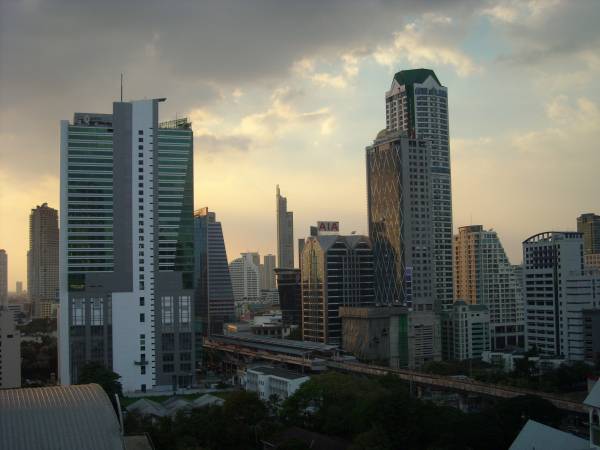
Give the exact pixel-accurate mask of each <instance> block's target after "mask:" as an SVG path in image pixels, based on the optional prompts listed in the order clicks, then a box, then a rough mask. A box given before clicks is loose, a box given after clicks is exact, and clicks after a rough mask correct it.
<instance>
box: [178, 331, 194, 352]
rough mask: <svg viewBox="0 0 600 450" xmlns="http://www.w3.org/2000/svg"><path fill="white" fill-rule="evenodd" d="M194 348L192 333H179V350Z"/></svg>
mask: <svg viewBox="0 0 600 450" xmlns="http://www.w3.org/2000/svg"><path fill="white" fill-rule="evenodd" d="M191 349H192V334H191V333H179V350H191Z"/></svg>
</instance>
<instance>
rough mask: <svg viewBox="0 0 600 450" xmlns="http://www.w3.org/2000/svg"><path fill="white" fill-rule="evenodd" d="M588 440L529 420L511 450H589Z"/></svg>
mask: <svg viewBox="0 0 600 450" xmlns="http://www.w3.org/2000/svg"><path fill="white" fill-rule="evenodd" d="M589 449H590V445H589V443H588V441H587V440H586V439H582V438H580V437H577V436H575V435H574V434H571V433H566V432H564V431H560V430H557V429H556V428H552V427H549V426H547V425H544V424H542V423H539V422H536V421H535V420H528V421H527V423H526V424H525V426H524V427H523V429H522V430H521V431H520V432H519V434H518V435H517V437H516V439H515V440H514V441H513V443H512V445H511V446H510V449H509V450H589Z"/></svg>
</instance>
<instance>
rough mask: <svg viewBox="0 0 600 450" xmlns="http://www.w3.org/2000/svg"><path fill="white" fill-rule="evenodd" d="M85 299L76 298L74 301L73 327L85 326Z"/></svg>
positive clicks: (72, 310)
mask: <svg viewBox="0 0 600 450" xmlns="http://www.w3.org/2000/svg"><path fill="white" fill-rule="evenodd" d="M83 302H84V299H82V298H75V299H73V303H72V305H71V314H72V316H73V325H85V317H84V314H83V312H84V305H83Z"/></svg>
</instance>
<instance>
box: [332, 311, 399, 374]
mask: <svg viewBox="0 0 600 450" xmlns="http://www.w3.org/2000/svg"><path fill="white" fill-rule="evenodd" d="M340 317H341V318H342V349H343V350H344V351H346V352H349V353H352V354H353V355H354V356H356V357H357V358H358V359H359V360H361V361H367V362H385V363H386V364H388V365H389V366H390V367H397V368H399V367H408V366H409V361H408V310H407V309H406V308H403V307H398V306H396V307H393V306H384V307H363V308H360V307H357V308H353V307H341V308H340Z"/></svg>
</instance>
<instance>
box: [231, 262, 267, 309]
mask: <svg viewBox="0 0 600 450" xmlns="http://www.w3.org/2000/svg"><path fill="white" fill-rule="evenodd" d="M229 273H230V274H231V284H232V286H233V296H234V298H235V301H236V302H239V301H244V300H248V301H258V299H259V298H260V270H259V267H257V266H256V264H255V263H254V258H253V254H252V253H242V256H241V258H237V259H234V260H233V261H231V263H230V264H229Z"/></svg>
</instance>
